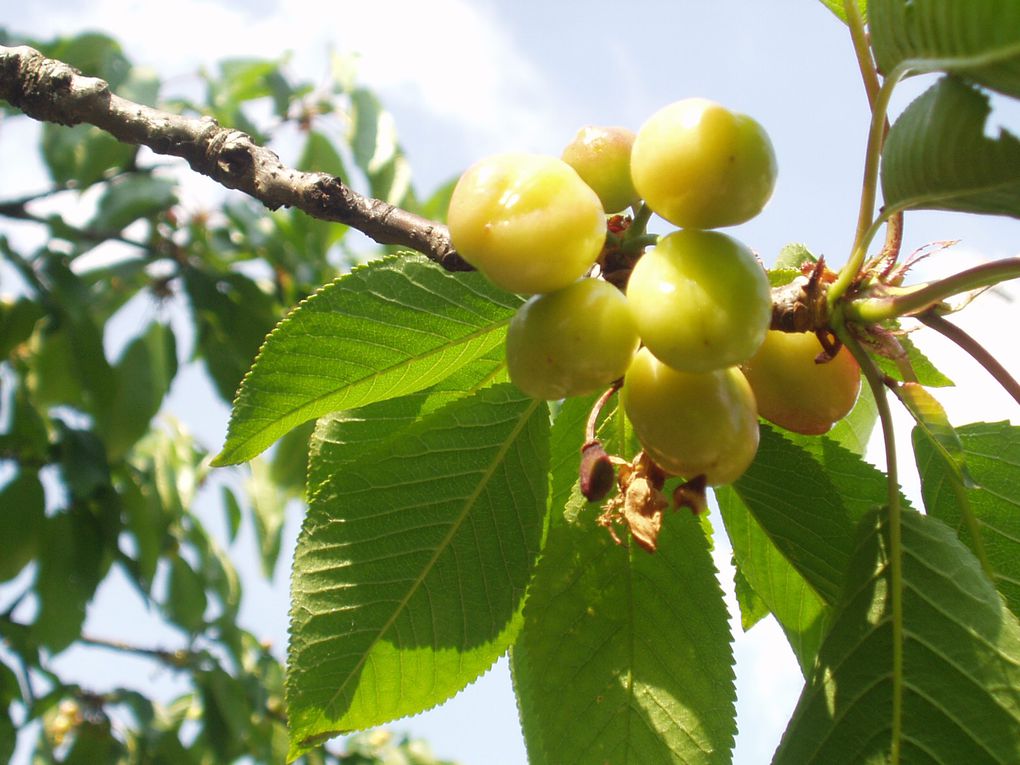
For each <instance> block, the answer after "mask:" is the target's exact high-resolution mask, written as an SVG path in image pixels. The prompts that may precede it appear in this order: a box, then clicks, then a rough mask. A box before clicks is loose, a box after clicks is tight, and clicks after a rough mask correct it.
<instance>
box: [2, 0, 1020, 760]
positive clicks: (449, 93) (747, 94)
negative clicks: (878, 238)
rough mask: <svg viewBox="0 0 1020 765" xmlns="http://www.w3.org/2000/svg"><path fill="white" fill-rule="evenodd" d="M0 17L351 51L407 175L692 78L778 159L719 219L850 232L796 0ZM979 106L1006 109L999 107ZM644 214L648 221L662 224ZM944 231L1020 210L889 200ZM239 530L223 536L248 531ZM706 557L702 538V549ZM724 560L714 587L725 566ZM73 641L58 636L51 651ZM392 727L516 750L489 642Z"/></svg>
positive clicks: (760, 226)
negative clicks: (735, 211) (741, 217)
mask: <svg viewBox="0 0 1020 765" xmlns="http://www.w3.org/2000/svg"><path fill="white" fill-rule="evenodd" d="M0 25H2V26H6V27H8V28H9V29H10V30H12V31H15V32H19V33H27V34H30V35H35V36H39V37H42V38H47V37H50V36H52V35H54V34H58V33H65V34H71V33H77V32H81V31H84V30H86V29H101V30H104V31H107V32H109V33H111V34H112V35H114V36H115V37H117V38H118V39H120V40H121V42H122V43H123V44H124V46H125V48H126V50H127V52H128V55H129V56H130V57H131V58H132V59H133V60H134V61H135V62H136V63H138V64H142V65H146V66H149V67H151V68H152V69H154V70H156V71H157V72H158V73H159V74H160V76H161V77H163V78H164V79H165V80H168V81H169V82H168V85H169V86H170V87H173V88H180V89H187V88H189V87H197V86H198V83H197V81H196V80H195V79H194V78H193V77H192V76H191V75H192V73H193V72H194V71H195V70H196V69H197V68H198V67H200V66H210V65H212V64H213V63H214V62H215V61H217V60H219V59H221V58H223V57H227V56H233V55H250V56H262V57H268V58H275V57H278V56H280V55H283V54H285V53H288V52H289V53H290V54H291V59H290V64H289V69H290V71H292V72H293V74H294V75H295V77H297V78H300V79H312V80H315V79H318V78H321V77H322V76H323V75H324V74H325V72H326V71H327V66H328V64H327V57H328V51H329V50H330V49H333V50H336V51H339V52H345V53H347V52H357V53H358V54H359V64H358V67H359V79H360V80H361V81H362V82H363V83H365V84H367V85H368V86H370V87H373V88H374V89H376V90H377V91H378V92H379V93H380V95H381V96H382V98H383V100H384V102H385V103H386V105H387V106H388V107H389V108H390V109H391V111H392V112H393V114H394V116H395V119H396V125H397V129H398V131H399V134H400V137H401V141H402V143H403V144H404V146H405V149H406V150H407V152H408V155H409V157H410V160H411V164H412V167H413V168H414V171H415V184H416V185H417V187H418V188H419V189H420V190H422V191H425V192H428V191H430V190H431V189H432V188H434V187H435V186H437V185H438V184H440V183H442V182H444V181H446V180H447V179H449V178H451V177H453V176H455V175H456V174H457V173H459V172H460V171H461V170H462V169H464V168H465V167H466V166H467V165H469V164H470V163H472V162H474V161H475V160H476V159H478V158H479V157H481V156H484V155H486V154H491V153H496V152H502V151H507V150H515V149H523V150H528V151H538V152H544V153H549V154H559V152H560V151H561V149H562V147H563V146H564V145H565V144H566V143H567V142H568V141H569V140H570V138H571V137H572V136H573V134H574V133H575V132H576V130H577V129H578V128H579V127H581V126H582V125H584V124H588V123H596V124H620V125H625V126H628V127H631V128H634V129H636V128H637V127H639V126H640V124H641V122H642V121H643V120H644V119H645V118H646V117H648V116H649V115H651V114H652V113H653V112H654V111H655V110H657V109H658V108H660V107H661V106H663V105H665V104H667V103H669V102H671V101H674V100H677V99H680V98H685V97H689V96H703V97H707V98H711V99H714V100H716V101H719V102H721V103H723V104H725V105H727V106H729V107H731V108H733V109H735V110H737V111H741V112H745V113H748V114H750V115H751V116H753V117H755V118H756V119H757V120H758V121H759V122H761V123H762V124H763V125H764V127H765V128H766V130H767V131H768V132H769V133H770V135H771V137H772V140H773V142H774V144H775V149H776V154H777V157H778V161H779V181H778V184H777V187H776V191H775V194H774V196H773V199H772V201H771V203H770V204H769V206H768V207H767V208H766V209H765V211H764V212H763V213H762V214H761V215H760V216H758V217H757V218H755V219H754V220H752V221H751V222H749V223H747V224H744V225H742V226H739V227H736V228H733V229H731V230H730V233H732V234H733V235H735V236H737V237H739V238H741V239H742V240H743V241H745V242H746V243H747V244H748V245H749V246H751V247H752V248H753V249H754V250H756V251H757V252H758V253H759V254H760V255H761V257H762V258H763V259H764V260H765V261H766V262H769V261H771V260H772V258H773V257H774V256H775V254H776V253H777V252H778V250H779V249H780V248H781V247H782V246H783V245H784V244H786V243H788V242H803V243H805V244H806V245H807V246H808V247H809V248H810V249H811V250H812V251H814V252H815V253H816V254H824V255H825V256H826V257H827V259H828V260H829V262H830V264H831V265H833V266H837V267H838V266H839V265H840V264H842V262H843V261H844V259H845V257H846V253H847V251H848V248H849V245H850V243H851V239H852V235H853V229H854V225H855V222H856V217H857V199H858V195H859V188H860V176H861V168H862V163H863V151H864V143H865V137H866V129H867V123H868V113H867V109H866V102H865V97H864V91H863V87H862V86H861V84H860V78H859V75H858V72H857V66H856V62H855V60H854V58H853V55H852V49H851V46H850V41H849V36H848V34H847V32H846V30H845V28H844V27H843V26H842V25H841V24H840V23H839V22H838V21H837V20H836V18H835V17H834V16H832V15H831V14H830V13H829V11H827V10H826V9H825V8H824V7H823V6H822V5H821V3H819V2H817V1H816V0H772V2H767V3H765V2H760V1H759V0H717V1H716V2H706V1H705V0H676V1H674V2H665V1H664V0H663V1H660V2H647V1H644V2H642V1H634V2H630V3H626V4H624V3H610V2H604V1H603V0H597V1H595V2H585V3H583V4H581V3H552V2H548V1H546V2H536V1H535V0H517V1H516V2H484V1H478V0H476V1H474V2H467V1H466V0H432V1H430V2H420V1H419V2H413V1H408V2H404V1H401V2H387V1H385V0H377V1H376V2H371V3H365V2H361V3H354V2H350V1H349V0H343V1H340V2H333V3H328V4H325V3H314V4H313V3H308V2H298V1H297V0H279V1H276V0H259V2H227V1H226V0H224V1H223V2H200V1H199V0H180V1H179V2H177V3H175V4H174V5H173V6H172V8H160V11H159V14H158V16H157V15H156V14H155V13H154V11H153V6H152V5H151V4H148V3H143V2H130V1H129V0H100V1H99V2H87V3H81V2H74V1H72V0H62V1H59V2H53V1H51V2H47V3H45V4H43V3H32V4H29V3H25V4H21V6H20V7H19V9H18V13H17V14H14V13H13V12H12V10H11V9H10V7H9V6H8V9H5V10H0ZM923 86H924V83H922V82H916V83H915V82H908V83H906V84H905V85H904V86H903V89H902V92H901V93H900V94H899V95H898V96H897V97H896V99H895V100H894V111H897V110H899V109H901V108H903V106H904V105H905V104H906V103H907V102H908V101H909V99H910V98H912V97H913V96H915V95H916V94H917V93H919V92H920V90H921V89H923ZM997 114H998V115H999V116H998V117H997V118H1000V119H1003V120H1007V119H1008V120H1009V121H1011V122H1012V124H1013V125H1014V126H1017V125H1018V124H1020V120H1017V119H1015V117H1016V111H1015V110H1014V111H1013V112H1007V111H1006V110H1005V109H1003V110H1001V111H1000V112H998V113H997ZM12 125H13V123H12ZM6 127H7V126H5V128H6ZM33 129H34V128H33V127H32V126H31V125H28V124H26V125H21V126H18V127H17V128H13V127H12V128H11V133H12V134H13V135H14V137H19V136H24V140H30V139H29V136H30V135H31V131H32V130H33ZM15 131H19V132H15ZM21 131H23V132H21ZM0 138H2V140H0V166H4V167H9V168H15V167H16V168H19V170H20V172H16V173H15V172H10V171H8V172H5V173H4V175H3V177H2V178H0V199H3V198H9V197H12V196H15V195H16V194H17V193H19V192H20V191H22V190H25V189H26V188H31V186H32V185H33V183H34V184H42V183H44V178H43V176H42V175H41V173H42V169H41V165H39V164H38V163H37V162H33V161H32V160H31V159H30V158H25V157H23V156H20V155H19V152H18V149H17V145H18V144H19V143H21V142H20V141H14V140H11V139H10V135H8V136H0ZM12 144H14V146H13V148H12ZM21 145H24V144H23V143H21ZM219 193H220V192H219V190H218V189H216V188H215V187H213V186H212V184H209V183H203V182H196V183H194V184H191V185H190V186H189V189H188V195H189V197H190V201H193V202H194V203H195V204H199V203H201V202H202V201H203V200H209V199H214V198H216V197H217V196H218V195H219ZM187 201H188V200H186V202H187ZM3 225H4V224H3V222H0V227H2V226H3ZM658 230H660V231H665V230H666V227H665V225H664V224H662V225H660V226H659V228H658ZM947 239H960V240H961V243H960V244H959V245H957V246H956V247H954V248H952V249H951V250H949V251H947V252H946V253H945V254H943V255H941V256H939V257H937V258H932V259H930V260H929V261H926V262H925V264H924V265H923V267H922V268H921V269H919V271H918V274H917V276H916V279H918V280H923V279H929V278H933V277H934V276H936V275H945V274H948V273H950V272H952V271H956V270H959V269H960V268H963V267H966V266H969V265H973V264H975V263H977V262H980V261H981V260H985V259H994V258H998V257H1003V256H1007V255H1016V254H1018V252H1020V223H1018V222H1017V221H1012V220H999V219H992V218H982V217H977V216H962V215H949V214H938V213H922V214H917V215H910V216H908V218H907V222H906V238H905V245H904V249H905V251H906V252H909V251H911V250H913V249H915V248H917V247H920V246H922V245H924V244H926V243H928V242H932V241H940V240H947ZM2 288H3V287H2V285H0V290H2ZM1017 294H1018V293H1017V290H1016V289H1015V288H1012V289H1003V290H1000V291H999V292H998V293H997V294H989V295H985V296H983V297H981V298H980V299H979V300H978V301H977V302H976V303H975V304H974V305H973V306H972V307H971V308H970V309H968V312H967V313H965V314H964V315H963V320H962V322H961V323H962V324H963V325H964V326H965V327H967V328H968V329H969V330H970V331H972V332H973V333H974V334H976V335H977V336H978V337H979V338H981V339H982V340H983V341H987V345H988V346H989V347H990V348H991V349H992V350H994V351H996V352H998V353H1000V354H1001V355H1002V360H1003V361H1004V363H1005V364H1006V366H1007V367H1008V368H1010V369H1012V370H1014V372H1017V371H1020V352H1018V350H1017V343H1016V342H1015V337H1009V335H1008V333H1007V331H1006V330H1005V329H1003V328H1002V326H997V321H999V320H1001V319H1002V317H1003V316H1004V315H1007V314H1006V312H1009V314H1012V315H1013V316H1015V311H1016V306H1015V304H1012V303H1010V302H1009V300H1011V299H1015V298H1016V296H1017ZM1013 323H1014V324H1015V319H1014V320H1013ZM915 339H916V340H917V342H918V343H919V344H920V345H921V346H922V348H923V349H925V350H926V351H927V352H929V354H930V355H931V356H932V357H933V358H935V359H936V360H937V361H938V362H940V363H941V364H942V365H943V367H944V368H947V369H949V370H950V371H951V376H953V377H954V378H956V379H957V382H958V384H959V390H957V391H946V392H940V394H939V395H940V399H941V400H942V401H943V403H944V404H946V406H947V408H948V410H949V412H950V416H951V418H952V419H953V421H954V422H955V423H958V424H962V423H964V422H970V421H974V420H978V419H992V418H994V419H1002V418H1003V417H1004V416H1007V415H1009V414H1013V419H1014V421H1017V418H1016V406H1015V404H1013V403H1012V402H1011V400H1010V399H1008V398H1007V397H1006V396H1005V395H1004V394H1002V393H1001V392H1000V391H999V390H998V389H997V388H996V387H995V386H994V385H993V384H992V383H991V382H990V381H989V380H988V379H987V378H986V377H985V376H983V375H982V374H980V373H979V371H978V370H977V369H976V368H975V366H974V365H973V364H972V363H971V362H970V361H969V360H967V359H965V358H964V357H962V356H961V355H959V354H957V353H955V352H954V351H953V349H952V348H950V347H948V345H947V344H946V343H944V342H941V341H939V340H938V338H934V339H929V338H928V337H927V336H926V335H924V334H918V335H917V337H916V338H915ZM204 385H205V382H204V380H202V379H201V374H200V373H199V372H198V371H197V370H194V371H190V372H188V373H187V376H186V377H185V380H184V383H183V384H182V385H178V386H177V387H176V388H175V391H174V397H173V399H172V401H171V404H172V406H174V408H175V409H176V410H177V412H178V414H179V415H180V416H181V418H182V419H183V420H184V421H185V422H186V423H188V424H189V426H191V427H192V428H194V429H195V430H196V432H197V433H198V434H199V436H200V437H201V438H202V439H203V440H204V441H205V442H206V443H207V444H208V445H209V446H210V447H212V448H215V447H216V446H218V443H219V441H220V440H221V438H222V434H223V432H224V427H225V417H226V410H225V409H211V410H202V411H195V410H194V409H193V408H189V407H188V406H187V405H186V402H187V401H188V400H193V399H194V398H195V396H194V395H193V392H194V391H196V390H202V389H203V386H204ZM899 424H900V427H899V434H900V442H901V444H902V446H903V449H904V452H903V454H904V456H905V460H906V461H907V462H908V463H909V462H910V457H909V451H908V449H909V424H908V423H907V421H906V419H905V418H900V420H899ZM870 456H871V457H872V458H873V459H874V460H875V461H876V462H877V463H879V464H881V454H880V452H878V451H877V450H873V453H872V454H871V455H870ZM905 482H906V484H907V487H908V491H909V490H910V489H911V487H912V486H913V485H914V484H916V479H914V478H911V477H910V476H909V475H908V476H907V477H906V480H905ZM298 513H299V511H296V512H295V514H294V517H293V518H292V522H291V523H290V524H289V525H288V540H287V544H293V539H294V536H295V535H296V530H297V523H298V520H299V518H298ZM248 542H249V543H250V540H248ZM245 543H246V542H245V540H242V541H241V543H240V545H239V548H238V549H239V550H243V549H251V548H250V545H249V547H248V548H245V547H244V545H245ZM727 557H728V553H727V552H726V548H725V545H724V544H720V551H719V554H718V560H719V563H720V565H724V564H725V562H726V559H727ZM287 559H288V553H286V552H285V553H284V555H283V556H282V560H283V568H282V569H281V571H280V572H279V573H278V575H277V581H276V584H275V585H274V586H267V585H262V584H259V583H257V582H255V581H254V580H256V579H257V576H252V577H249V579H250V580H252V581H253V583H252V584H251V585H248V590H247V591H246V595H247V598H248V603H249V605H248V607H247V608H246V610H245V611H244V616H245V618H246V619H247V620H248V624H249V626H250V627H252V628H253V629H255V630H256V631H257V632H260V633H261V634H265V635H266V636H267V637H268V638H270V639H272V640H273V641H274V642H275V643H276V644H277V645H278V646H280V648H281V650H282V649H283V646H285V640H286V638H285V636H286V613H287V593H286V582H287V571H286V566H287ZM238 563H239V565H240V566H241V567H242V569H246V570H248V571H250V572H251V573H252V574H253V575H254V573H255V571H256V570H257V568H256V564H255V563H254V561H253V560H251V561H245V560H239V561H238ZM723 580H724V582H727V586H728V578H727V576H726V575H725V574H724V575H723ZM115 598H116V591H114V592H113V594H110V593H101V595H100V598H99V601H98V602H97V605H96V606H95V608H93V610H92V611H91V612H90V629H94V631H99V632H101V631H103V629H104V628H106V629H107V630H109V629H117V630H124V631H125V632H126V634H124V635H123V637H125V638H127V637H128V636H129V635H134V636H138V638H139V640H141V641H142V642H147V643H149V642H153V641H159V640H165V641H167V642H170V641H171V640H172V639H173V638H174V635H173V633H170V632H166V633H154V632H152V630H153V629H155V627H154V625H153V624H151V623H146V622H142V623H133V624H130V625H125V624H123V623H120V622H118V621H117V620H116V618H115V617H114V616H113V613H112V610H113V609H115V603H114V601H115ZM252 603H257V604H258V607H252V605H251V604H252ZM735 651H736V654H737V660H738V666H737V677H738V694H739V700H738V714H739V718H738V724H739V729H740V733H739V737H738V744H737V751H736V756H735V762H737V763H760V762H763V761H766V760H767V759H768V758H769V757H770V755H771V752H772V749H773V748H774V746H775V745H776V743H777V742H778V739H779V736H780V735H781V732H782V728H783V725H784V723H785V719H786V717H787V716H788V714H789V713H790V711H791V710H792V708H793V705H794V703H795V701H796V696H797V694H798V692H799V687H800V683H799V673H798V671H797V668H796V664H795V662H794V661H793V658H792V656H791V655H790V652H789V650H788V649H787V648H786V645H785V642H784V641H783V639H782V636H781V634H780V633H779V630H778V628H776V627H775V625H774V624H773V623H771V622H768V623H763V624H760V625H759V626H756V627H755V628H754V629H753V630H752V631H751V632H750V633H748V634H746V635H744V634H741V633H740V632H739V628H737V629H736V642H735ZM78 660H79V659H77V658H75V657H74V656H72V657H70V658H69V659H68V662H69V665H73V664H74V662H75V661H78ZM143 666H144V668H143ZM134 671H140V672H142V673H146V674H143V675H141V676H142V677H147V678H150V679H151V682H153V683H160V684H163V685H161V687H163V686H167V687H169V686H168V685H167V679H166V678H165V677H156V676H155V675H154V674H153V672H152V670H151V668H150V667H148V666H147V665H139V666H138V667H137V669H136V670H134ZM394 727H395V728H397V729H403V730H410V731H412V732H414V733H417V734H421V735H423V736H425V737H427V738H428V739H429V740H430V741H431V742H432V744H433V746H434V748H435V749H436V751H437V752H438V753H439V754H441V755H443V756H447V757H455V758H458V759H460V760H461V761H462V762H463V763H464V764H465V765H469V764H470V763H475V764H476V765H481V764H482V763H486V764H487V765H503V764H505V765H512V764H515V763H522V762H524V760H525V757H524V750H523V744H522V743H521V740H520V733H519V729H518V726H517V719H516V707H515V704H514V700H513V697H512V692H511V689H510V684H509V677H508V673H507V671H506V667H505V663H501V664H500V665H497V667H496V669H495V670H494V671H492V672H490V673H489V674H488V675H486V676H484V677H483V678H482V679H480V680H479V681H478V682H477V683H475V684H474V685H472V686H471V687H469V688H468V689H467V690H466V691H465V692H464V693H463V694H461V695H460V696H459V697H457V698H456V699H454V700H453V701H452V702H450V703H449V704H448V705H446V706H445V707H444V708H442V709H440V710H436V711H433V712H430V713H427V714H425V715H422V716H419V717H416V718H413V719H411V720H408V721H402V722H400V723H397V724H395V726H394Z"/></svg>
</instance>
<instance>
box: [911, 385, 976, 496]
mask: <svg viewBox="0 0 1020 765" xmlns="http://www.w3.org/2000/svg"><path fill="white" fill-rule="evenodd" d="M894 391H895V393H896V397H897V398H898V399H899V400H900V401H901V402H902V403H903V405H904V406H905V407H906V408H907V411H909V412H910V414H911V415H912V416H913V418H914V420H915V421H916V422H917V427H919V428H920V429H921V431H922V432H923V433H924V435H925V436H926V437H927V438H928V440H929V441H930V442H931V444H932V445H933V446H935V448H936V449H937V450H938V451H939V453H940V454H941V455H942V458H943V459H944V460H945V461H946V463H947V464H948V465H949V466H950V468H951V469H952V470H953V473H954V474H955V475H956V479H957V480H958V481H960V482H961V483H962V484H963V485H964V486H968V487H974V486H975V483H974V479H973V478H972V477H971V475H970V471H968V470H967V459H966V456H965V455H964V451H963V444H961V443H960V437H959V436H958V435H957V434H956V431H955V430H954V429H953V426H952V425H951V424H950V423H949V418H948V416H947V415H946V410H945V409H943V408H942V405H941V404H940V403H939V402H938V401H937V400H936V399H935V397H934V396H932V395H931V394H930V393H929V392H928V391H927V390H925V389H924V388H923V387H922V386H921V385H918V384H917V383H903V385H898V386H896V387H895V388H894Z"/></svg>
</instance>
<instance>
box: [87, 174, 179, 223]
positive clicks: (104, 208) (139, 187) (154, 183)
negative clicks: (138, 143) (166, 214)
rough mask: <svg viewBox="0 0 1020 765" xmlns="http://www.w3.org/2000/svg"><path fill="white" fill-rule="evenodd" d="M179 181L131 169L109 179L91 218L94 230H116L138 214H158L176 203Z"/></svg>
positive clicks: (141, 215) (142, 215)
mask: <svg viewBox="0 0 1020 765" xmlns="http://www.w3.org/2000/svg"><path fill="white" fill-rule="evenodd" d="M176 189H177V184H176V183H175V182H174V181H172V180H170V179H169V178H161V177H159V176H156V175H152V174H151V173H132V174H131V175H125V176H121V177H119V178H115V179H113V180H112V181H110V183H109V184H107V186H106V190H105V191H104V192H103V195H102V196H101V197H100V198H99V203H98V205H97V208H96V214H95V215H93V216H92V219H91V220H90V221H89V228H90V229H92V230H95V231H104V232H105V231H109V232H117V231H121V230H122V229H124V228H125V227H126V226H128V225H129V224H131V223H133V222H134V221H136V220H138V219H139V218H149V217H152V216H154V215H157V214H159V213H161V212H163V211H164V210H166V209H168V208H169V207H171V206H173V205H174V204H176V203H177V193H176Z"/></svg>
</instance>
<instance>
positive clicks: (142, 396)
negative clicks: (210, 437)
mask: <svg viewBox="0 0 1020 765" xmlns="http://www.w3.org/2000/svg"><path fill="white" fill-rule="evenodd" d="M176 374H177V342H176V338H175V336H174V332H173V330H172V329H171V328H170V326H168V325H164V324H160V323H159V322H155V321H154V322H152V323H151V324H150V325H149V326H148V327H147V328H146V330H145V331H144V332H143V333H142V334H141V335H139V336H138V337H136V338H135V339H134V340H132V341H131V342H130V343H129V344H128V346H127V348H125V349H124V353H123V354H122V355H121V357H120V359H119V360H118V361H117V363H116V364H115V365H114V377H115V380H116V382H115V385H116V395H115V396H114V397H113V399H112V402H111V404H110V407H109V409H108V410H107V411H106V412H104V413H103V416H102V417H101V418H100V419H101V427H102V429H103V432H104V434H105V435H106V449H107V454H108V456H109V459H110V460H111V461H116V460H117V459H119V458H120V457H122V456H124V454H125V453H126V452H127V450H128V449H130V448H131V447H132V446H133V445H134V444H135V443H136V442H137V441H138V439H140V438H141V437H142V436H143V435H145V433H146V431H147V430H148V428H149V422H150V421H151V420H152V418H153V417H154V416H155V415H156V413H157V412H158V411H159V408H160V405H161V404H162V403H163V397H164V396H166V394H167V393H168V392H169V391H170V385H171V384H172V383H173V380H174V376H175V375H176Z"/></svg>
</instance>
